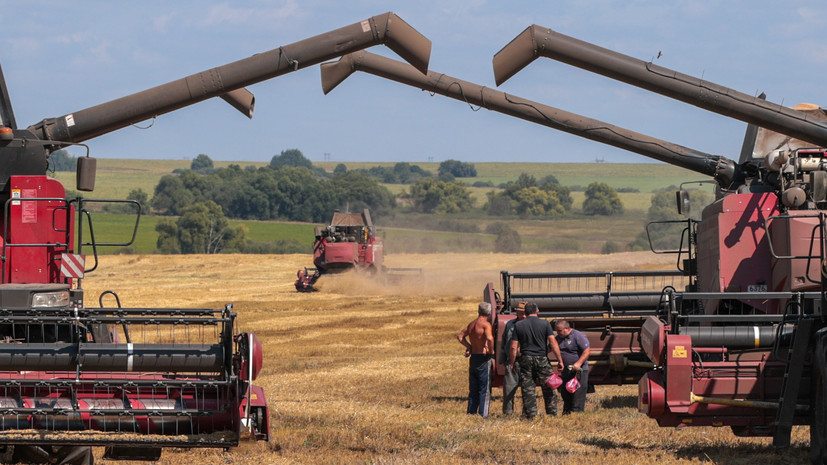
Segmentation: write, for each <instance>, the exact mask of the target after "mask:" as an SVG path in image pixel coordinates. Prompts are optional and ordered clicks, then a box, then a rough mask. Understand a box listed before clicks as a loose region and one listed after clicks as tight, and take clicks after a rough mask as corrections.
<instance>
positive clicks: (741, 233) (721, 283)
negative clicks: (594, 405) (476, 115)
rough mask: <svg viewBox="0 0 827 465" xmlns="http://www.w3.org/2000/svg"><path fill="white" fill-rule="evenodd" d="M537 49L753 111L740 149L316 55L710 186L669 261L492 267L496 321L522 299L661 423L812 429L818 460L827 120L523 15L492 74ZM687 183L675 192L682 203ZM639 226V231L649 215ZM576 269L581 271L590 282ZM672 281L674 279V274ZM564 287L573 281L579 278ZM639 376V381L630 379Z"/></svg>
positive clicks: (779, 436)
mask: <svg viewBox="0 0 827 465" xmlns="http://www.w3.org/2000/svg"><path fill="white" fill-rule="evenodd" d="M540 55H544V56H550V57H552V58H555V59H559V60H562V61H566V62H568V63H571V64H574V65H577V66H582V67H585V68H587V69H589V70H591V71H595V72H600V73H602V74H606V75H608V76H610V77H615V78H618V79H622V80H624V81H626V82H629V83H632V84H634V85H638V86H641V87H644V88H647V89H650V90H654V91H657V92H662V93H664V94H666V95H668V96H673V97H675V98H679V99H681V100H683V101H686V102H688V103H691V104H693V105H697V106H701V107H703V108H707V109H709V110H712V111H716V112H719V113H722V114H725V115H727V116H731V117H734V118H737V119H741V120H743V121H746V122H748V123H750V125H749V127H748V129H747V136H746V137H745V143H744V147H743V148H742V152H741V155H740V158H739V161H737V162H735V161H734V160H731V159H728V158H726V157H722V156H715V155H710V154H705V153H702V152H699V151H696V150H691V149H687V148H685V147H681V146H678V145H675V144H671V143H669V142H666V141H662V140H658V139H654V138H651V137H647V136H644V135H642V134H637V133H634V132H631V131H627V130H625V129H623V128H619V127H617V126H612V125H609V124H605V123H602V122H600V121H595V120H592V119H589V118H585V117H582V116H580V115H575V114H571V113H568V112H564V111H562V110H558V109H555V108H552V107H548V106H545V105H542V104H538V103H536V102H531V101H528V100H525V99H520V98H518V97H514V96H511V95H507V94H504V93H502V92H496V91H493V90H491V89H488V88H484V87H481V86H476V85H474V84H471V83H468V82H465V81H460V80H458V79H455V78H451V77H449V76H446V75H444V74H439V73H434V72H429V73H428V75H427V76H421V75H419V76H416V75H415V74H413V73H411V69H410V68H409V67H408V66H407V65H405V64H403V63H398V62H395V61H394V60H389V59H386V58H382V57H377V56H375V55H371V54H368V53H366V52H358V53H356V54H353V55H348V56H345V57H343V58H342V60H340V61H339V62H337V63H331V64H324V65H322V71H323V79H322V81H323V86H324V88H325V90H326V91H329V90H330V89H332V88H333V87H335V85H336V84H338V83H339V82H340V81H341V80H342V79H344V78H346V77H347V76H348V75H350V74H351V73H352V72H353V71H355V70H361V71H366V72H369V73H372V74H376V75H379V76H381V77H386V78H389V79H393V80H397V81H400V82H403V83H405V84H408V85H412V86H414V87H418V88H421V89H424V90H429V91H431V92H435V93H440V94H442V95H446V96H449V97H452V98H456V99H458V100H462V101H465V102H468V103H473V104H477V105H480V106H483V107H485V108H488V109H490V110H494V111H499V112H502V113H506V114H509V115H512V116H516V117H518V118H522V119H526V120H528V121H532V122H535V123H538V124H543V125H546V126H549V127H552V128H555V129H559V130H562V131H565V132H569V133H573V134H576V135H579V136H582V137H585V138H588V139H592V140H596V141H599V142H603V143H607V144H610V145H613V146H616V147H621V148H624V149H626V150H630V151H633V152H635V153H640V154H643V155H645V156H648V157H651V158H654V159H657V160H661V161H664V162H667V163H670V164H673V165H677V166H681V167H684V168H687V169H690V170H692V171H695V172H697V173H699V174H703V175H705V176H710V177H712V178H713V179H714V180H715V182H716V184H717V189H716V192H717V200H716V201H715V202H714V203H713V204H711V205H710V206H708V207H707V208H705V209H704V211H703V214H702V219H701V220H700V221H695V220H686V221H684V222H683V223H684V224H685V229H684V230H683V233H682V238H681V245H680V247H678V248H677V249H676V250H673V251H671V252H673V253H675V254H677V257H678V259H677V264H678V271H668V272H652V273H621V272H611V271H607V272H601V273H593V274H575V273H553V274H552V273H548V274H541V273H537V274H527V273H523V274H520V273H508V272H503V275H502V279H503V288H504V289H503V294H502V295H500V294H499V293H498V292H496V291H495V290H494V288H493V285H492V284H489V285H488V286H487V287H486V289H485V298H486V300H488V301H490V302H493V303H498V304H501V306H502V307H501V308H500V311H499V312H498V315H496V316H495V317H493V318H492V319H493V320H494V321H493V322H494V323H495V325H496V326H495V327H498V328H502V326H503V325H504V321H506V320H507V319H510V318H512V316H511V315H509V314H508V313H510V310H511V309H512V308H513V306H514V305H516V303H517V302H518V301H520V300H533V301H536V302H537V303H538V304H539V305H540V307H541V309H543V314H544V315H546V316H547V317H552V318H554V317H566V318H568V319H570V320H573V321H574V322H575V324H576V325H577V327H578V328H580V329H583V330H585V331H587V332H588V333H589V335H590V340H591V341H592V343H593V346H592V354H593V355H595V358H596V360H595V361H596V362H597V363H596V366H595V368H594V372H593V373H592V374H591V375H590V380H592V381H595V382H597V383H600V382H612V383H614V382H621V383H628V382H635V381H637V382H638V383H639V388H640V399H639V408H640V410H641V411H642V412H644V413H646V414H647V415H649V416H651V417H653V418H656V419H657V420H658V422H659V424H661V425H662V426H678V425H697V426H730V427H731V428H732V430H733V432H734V433H736V434H738V435H745V436H748V435H763V436H772V437H773V443H774V445H776V446H779V447H783V446H787V445H789V442H790V432H791V427H792V425H810V432H811V455H812V458H813V461H814V462H818V463H824V462H825V460H827V353H826V351H827V348H825V338H827V327H825V318H824V313H823V310H822V309H824V308H827V302H825V295H827V294H825V282H824V281H825V279H827V278H825V276H827V272H823V269H824V268H827V265H826V264H825V263H827V262H825V252H824V251H825V244H824V240H825V234H824V228H825V215H824V213H825V208H827V165H825V163H824V162H825V160H826V158H825V156H826V155H827V151H825V150H824V147H827V120H825V119H824V112H823V111H822V110H821V109H820V108H817V107H813V106H806V107H799V109H790V108H785V107H782V106H779V105H775V104H772V103H768V102H766V101H764V100H763V96H762V97H751V96H748V95H745V94H742V93H739V92H736V91H734V90H731V89H727V88H724V87H722V86H718V85H715V84H711V83H709V82H705V81H700V80H698V79H695V78H691V77H689V76H685V75H682V74H680V73H676V72H674V71H671V70H667V69H664V68H661V67H657V66H654V65H652V64H651V63H644V62H642V61H639V60H634V59H632V58H629V57H625V56H622V55H619V54H616V53H613V52H610V51H608V50H605V49H599V48H597V47H594V46H592V45H589V44H585V43H583V42H580V41H576V40H575V39H571V38H568V37H565V36H561V35H559V34H555V33H553V32H551V31H549V30H547V29H541V28H538V27H537V26H532V27H531V28H529V29H528V30H526V32H524V33H523V34H522V35H521V36H519V37H518V38H517V39H515V40H514V41H513V42H512V43H511V44H509V45H508V46H507V47H505V48H504V49H503V50H502V51H501V52H499V53H498V54H497V55H496V56H495V58H494V69H495V77H496V80H497V83H498V84H500V83H502V82H504V81H505V79H507V78H508V77H510V76H512V75H513V74H515V73H516V72H517V71H518V70H519V69H521V68H522V67H524V66H525V65H527V64H528V63H530V62H531V61H532V60H534V59H535V58H536V57H538V56H540ZM687 205H688V194H687V192H685V191H681V192H679V193H678V207H679V210H684V211H685V208H686V206H687ZM647 229H648V227H647ZM586 280H592V283H587V282H586ZM673 280H674V281H673ZM575 283H581V284H580V285H579V287H578V285H577V284H575ZM638 380H639V381H638Z"/></svg>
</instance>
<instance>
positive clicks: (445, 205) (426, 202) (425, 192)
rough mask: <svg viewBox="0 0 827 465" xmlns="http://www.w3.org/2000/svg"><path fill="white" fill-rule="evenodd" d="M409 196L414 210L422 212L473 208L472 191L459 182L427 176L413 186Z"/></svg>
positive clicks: (456, 211) (452, 211)
mask: <svg viewBox="0 0 827 465" xmlns="http://www.w3.org/2000/svg"><path fill="white" fill-rule="evenodd" d="M408 197H409V198H410V199H411V200H412V201H413V207H414V210H416V211H418V212H422V213H459V212H467V211H469V210H471V207H472V206H473V201H472V199H471V193H470V192H469V191H468V188H466V187H465V185H464V184H462V183H459V182H445V181H437V180H435V179H433V178H425V179H422V180H419V181H417V182H416V183H414V184H413V185H412V186H411V191H410V194H409V195H408Z"/></svg>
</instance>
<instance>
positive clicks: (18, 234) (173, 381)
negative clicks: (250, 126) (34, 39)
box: [0, 13, 430, 465]
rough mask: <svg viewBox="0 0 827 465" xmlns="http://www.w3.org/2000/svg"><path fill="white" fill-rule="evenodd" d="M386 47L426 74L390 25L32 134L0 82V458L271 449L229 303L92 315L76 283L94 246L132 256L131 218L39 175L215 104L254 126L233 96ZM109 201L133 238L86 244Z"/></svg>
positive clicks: (261, 402) (411, 45)
mask: <svg viewBox="0 0 827 465" xmlns="http://www.w3.org/2000/svg"><path fill="white" fill-rule="evenodd" d="M380 43H384V44H386V45H388V46H389V47H390V48H391V49H393V50H394V51H396V52H397V53H399V54H400V55H401V56H403V57H405V58H406V59H408V60H409V61H410V62H411V63H413V64H414V65H415V66H416V67H417V68H419V69H420V70H422V71H423V72H424V71H425V70H426V69H427V63H428V56H429V54H430V42H429V41H428V40H427V39H425V38H424V37H422V36H421V35H419V34H418V33H417V32H416V31H415V30H413V29H412V28H411V27H410V26H408V25H407V24H405V23H404V22H403V21H402V20H401V19H399V18H398V17H397V16H396V15H394V14H392V13H386V14H384V15H380V16H375V17H372V18H368V19H367V20H365V21H362V22H359V23H356V24H353V25H351V26H347V27H344V28H341V29H337V30H335V31H331V32H329V33H326V34H321V35H318V36H316V37H312V38H310V39H306V40H304V41H301V42H296V43H294V44H289V45H285V46H282V47H279V48H277V49H275V50H271V51H269V52H264V53H261V54H258V55H254V56H252V57H249V58H246V59H244V60H240V61H237V62H234V63H230V64H228V65H224V66H221V67H218V68H213V69H210V70H207V71H204V72H202V73H198V74H194V75H191V76H188V77H186V78H183V79H179V80H177V81H173V82H170V83H168V84H164V85H161V86H158V87H155V88H152V89H149V90H145V91H143V92H139V93H136V94H133V95H130V96H127V97H123V98H120V99H117V100H113V101H110V102H107V103H103V104H100V105H97V106H94V107H91V108H87V109H84V110H80V111H77V112H74V113H70V114H67V115H65V116H61V117H59V118H49V119H45V120H43V121H42V122H40V123H37V124H34V125H32V126H29V127H28V128H26V129H20V128H18V127H17V124H16V121H15V118H14V113H13V111H12V105H11V101H10V99H9V92H8V89H7V87H6V83H5V80H4V79H3V77H2V73H1V72H0V202H2V205H3V214H2V224H0V231H2V237H0V252H1V253H0V338H2V339H0V462H2V463H18V462H22V463H58V464H81V465H87V464H91V463H92V462H93V456H92V453H91V446H105V447H106V450H105V454H104V457H105V458H108V459H131V460H157V459H158V458H159V457H160V454H161V451H162V448H164V447H176V448H195V447H217V448H229V447H232V446H235V445H237V444H238V442H239V440H240V438H241V437H242V434H243V433H245V432H246V434H248V435H249V437H251V438H253V439H259V440H268V439H269V428H270V425H269V421H270V419H269V413H268V407H267V402H266V399H265V394H264V391H263V389H262V388H260V387H258V386H255V385H253V384H252V382H253V380H255V379H256V377H257V376H258V374H259V373H260V370H261V368H262V362H263V352H262V346H261V344H260V342H259V341H258V339H257V338H256V337H255V336H254V335H253V334H251V333H236V314H235V313H234V311H233V307H232V305H230V304H228V305H226V306H225V307H224V308H222V309H217V310H213V309H187V308H122V307H121V305H120V299H119V298H118V296H117V294H116V293H115V292H113V291H106V292H105V293H104V294H102V295H101V296H100V297H99V299H98V304H99V305H100V307H91V306H87V305H86V304H87V302H86V301H85V299H84V290H83V288H82V285H81V283H82V279H83V278H85V277H86V275H87V274H88V273H90V272H92V271H94V270H95V269H96V268H97V256H98V252H99V248H100V247H104V246H119V247H123V246H128V245H129V244H131V243H132V241H134V239H135V232H136V231H137V228H138V221H139V219H140V215H141V207H140V204H138V203H137V202H133V201H119V200H90V199H84V198H81V197H78V198H76V199H67V198H66V191H65V188H64V187H63V185H61V184H60V183H59V182H58V181H56V180H54V179H52V178H50V177H47V176H46V172H47V168H48V158H49V155H50V153H51V152H53V151H55V150H57V149H59V148H62V147H66V146H69V145H73V144H79V143H81V142H83V141H85V140H88V139H91V138H93V137H96V136H99V135H102V134H106V133H109V132H112V131H114V130H117V129H120V128H123V127H125V126H128V125H130V124H134V123H137V122H140V121H142V120H145V119H147V118H154V117H156V116H158V115H161V114H164V113H168V112H171V111H173V110H176V109H179V108H182V107H185V106H188V105H191V104H193V103H196V102H199V101H202V100H205V99H207V98H211V97H221V98H223V99H224V100H226V101H227V102H229V103H230V104H231V105H232V106H233V107H235V108H237V109H239V110H240V111H242V113H244V114H245V115H247V116H248V117H252V111H253V104H254V99H253V96H252V94H251V93H249V92H248V91H247V90H246V89H244V88H243V86H246V85H250V84H253V83H256V82H260V81H263V80H266V79H270V78H273V77H276V76H280V75H282V74H285V73H288V72H291V71H295V70H297V69H300V68H303V67H307V66H310V65H313V64H316V63H319V62H321V61H324V60H328V59H330V58H333V57H337V56H340V55H342V54H343V53H348V52H352V51H355V50H359V49H361V48H364V47H368V46H371V45H376V44H380ZM88 155H89V154H88V150H87V156H86V157H81V158H80V159H78V172H77V189H78V190H79V191H84V192H89V191H92V190H93V189H94V185H95V165H96V163H95V159H94V158H91V157H89V156H88ZM113 202H126V203H129V204H131V205H133V207H134V209H135V213H136V219H135V226H134V230H133V234H132V238H131V239H130V240H129V241H126V242H121V243H111V242H109V243H103V242H100V241H96V240H95V230H94V227H93V222H92V216H93V211H94V209H93V208H91V207H92V206H93V205H95V204H101V203H113ZM84 232H86V235H85V234H84ZM87 257H89V258H90V260H87ZM93 257H94V260H92V259H91V258H93ZM90 263H93V264H91V266H90ZM105 298H106V299H109V300H110V301H114V302H116V303H117V306H116V307H104V305H103V304H104V299H105Z"/></svg>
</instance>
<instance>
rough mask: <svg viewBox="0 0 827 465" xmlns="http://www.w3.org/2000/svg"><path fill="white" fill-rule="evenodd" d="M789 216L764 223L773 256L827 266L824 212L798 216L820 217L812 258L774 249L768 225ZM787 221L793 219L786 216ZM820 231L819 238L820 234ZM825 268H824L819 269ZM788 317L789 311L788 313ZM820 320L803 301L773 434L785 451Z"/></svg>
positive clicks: (824, 282)
mask: <svg viewBox="0 0 827 465" xmlns="http://www.w3.org/2000/svg"><path fill="white" fill-rule="evenodd" d="M785 216H786V215H779V216H773V217H770V218H768V219H767V221H766V222H765V223H764V228H765V231H766V233H767V238H768V242H769V244H770V253H771V254H772V256H773V257H774V258H775V259H788V260H792V259H806V260H807V267H806V269H807V270H809V269H810V263H811V260H814V259H818V260H819V264H820V265H823V264H824V263H825V250H827V247H825V240H827V237H825V236H827V235H825V215H824V214H823V213H820V212H819V213H818V214H817V215H800V216H798V218H799V219H801V218H805V217H814V218H818V227H817V228H814V229H813V236H812V237H811V238H810V241H811V242H810V253H809V255H799V256H795V255H791V256H779V255H777V254H776V253H775V251H774V250H773V249H772V240H771V239H770V232H769V227H768V224H769V222H770V221H771V220H773V219H777V218H783V217H785ZM786 218H790V217H788V216H786ZM816 231H817V232H818V235H816ZM816 240H818V241H819V244H820V247H819V252H818V255H814V254H813V245H815V243H816ZM819 268H821V267H819ZM820 274H821V279H820V281H821V299H822V301H823V300H824V299H825V296H827V294H825V291H827V276H825V274H824V273H823V272H822V273H820ZM808 279H809V280H810V281H811V282H814V283H817V282H819V281H816V280H814V279H812V278H810V277H809V276H808ZM821 305H822V308H824V306H825V302H822V304H821ZM785 316H786V312H785ZM817 320H818V321H820V317H817V316H815V315H809V316H805V315H804V312H803V311H802V307H801V301H800V300H799V301H798V312H797V314H796V315H795V320H794V321H793V322H792V324H793V330H792V336H791V340H790V346H789V349H788V350H787V357H786V362H787V363H786V367H785V368H784V378H783V381H782V383H781V397H780V398H779V401H778V404H779V405H778V410H777V411H776V416H775V429H774V431H773V438H772V445H773V446H774V447H777V448H784V447H789V446H790V435H791V433H792V427H793V421H794V419H795V411H796V409H797V403H798V394H799V392H800V390H801V379H802V377H803V375H804V360H805V359H806V358H807V355H808V354H809V353H810V352H811V348H812V337H813V333H814V332H815V330H816V329H818V327H817V325H816V321H817ZM786 323H787V320H786V318H785V320H784V321H782V322H781V326H783V325H784V324H786ZM780 329H781V328H780V327H779V332H778V337H777V338H776V344H778V343H779V342H780V335H781V333H782V331H780Z"/></svg>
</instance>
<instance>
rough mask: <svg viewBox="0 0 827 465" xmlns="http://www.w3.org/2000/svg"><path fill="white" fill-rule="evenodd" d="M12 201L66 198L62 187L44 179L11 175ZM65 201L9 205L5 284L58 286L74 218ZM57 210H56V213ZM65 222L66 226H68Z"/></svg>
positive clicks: (22, 202) (19, 202) (42, 177)
mask: <svg viewBox="0 0 827 465" xmlns="http://www.w3.org/2000/svg"><path fill="white" fill-rule="evenodd" d="M9 187H10V190H11V195H12V199H14V198H15V197H19V198H23V199H31V198H59V199H63V198H65V197H66V191H65V189H64V188H63V185H62V184H61V183H60V182H58V181H56V180H54V179H52V178H49V177H47V176H11V179H10V181H9ZM65 207H66V202H64V201H59V200H44V201H31V200H30V201H26V200H21V201H18V202H15V201H14V200H12V202H11V205H10V206H9V224H8V236H7V237H5V238H4V239H5V242H6V245H7V248H6V255H7V257H8V259H7V262H6V266H7V268H6V271H7V273H6V282H11V283H58V282H62V281H63V280H62V277H61V275H60V256H61V254H63V253H66V252H71V251H72V250H71V248H72V245H71V242H72V240H71V239H68V240H67V238H71V237H74V236H73V234H69V235H68V236H67V232H66V231H67V228H68V229H69V230H70V232H72V233H73V228H74V218H73V215H71V214H69V215H68V221H67V212H66V210H65ZM56 209H59V210H57V211H56ZM67 223H68V224H67ZM67 242H68V244H69V247H65V246H57V245H53V246H48V247H47V246H37V247H8V244H15V243H16V244H34V243H38V244H46V243H50V244H60V243H64V244H65V243H67Z"/></svg>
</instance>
